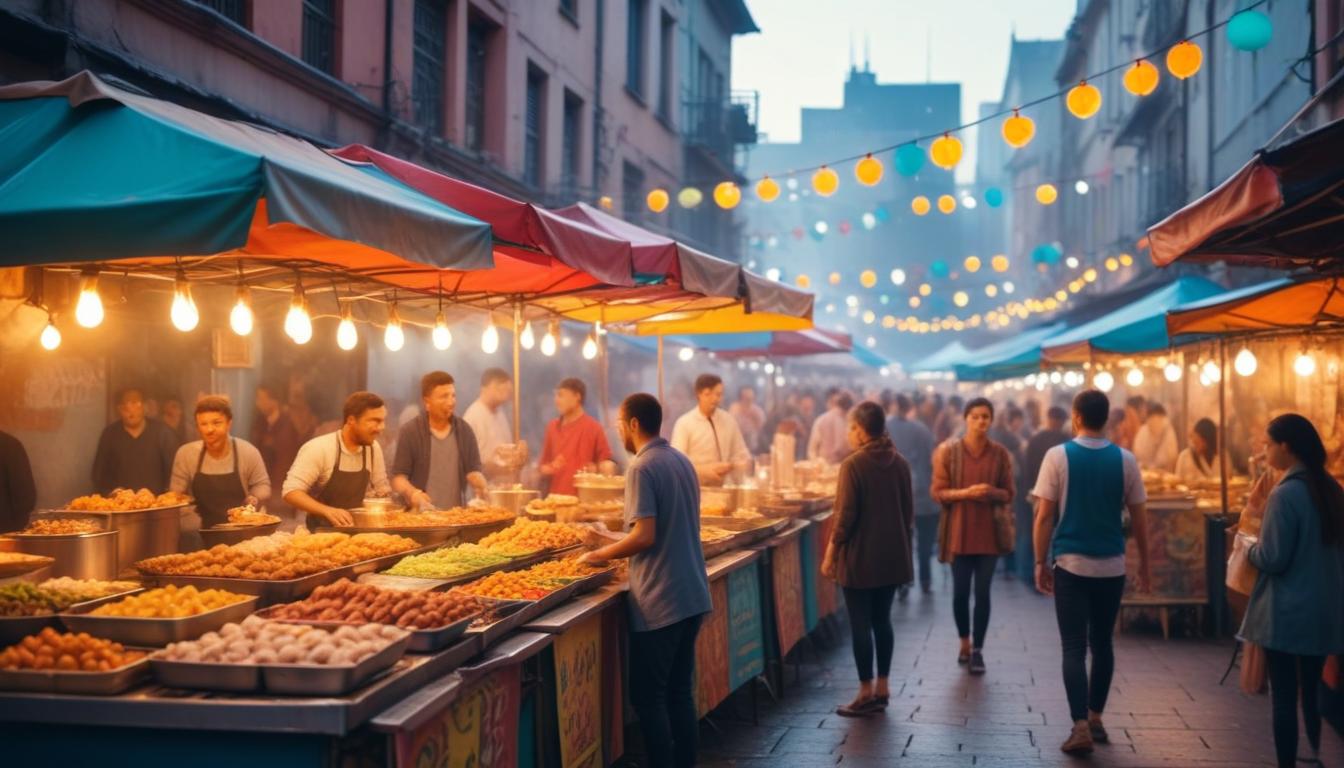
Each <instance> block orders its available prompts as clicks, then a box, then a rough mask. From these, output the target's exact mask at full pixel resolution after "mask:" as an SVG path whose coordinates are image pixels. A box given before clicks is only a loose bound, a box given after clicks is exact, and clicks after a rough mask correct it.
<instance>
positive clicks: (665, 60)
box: [658, 13, 677, 120]
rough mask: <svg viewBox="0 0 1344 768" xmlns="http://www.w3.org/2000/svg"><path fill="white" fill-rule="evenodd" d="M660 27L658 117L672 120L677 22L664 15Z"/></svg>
mask: <svg viewBox="0 0 1344 768" xmlns="http://www.w3.org/2000/svg"><path fill="white" fill-rule="evenodd" d="M660 21H661V23H660V24H659V25H658V116H659V117H661V118H663V119H664V120H671V119H672V105H673V103H674V102H673V101H672V96H673V93H672V52H673V46H674V45H675V42H674V41H675V37H674V33H675V31H676V28H677V27H676V21H674V20H673V19H672V17H671V16H669V15H667V13H663V14H662V18H661V20H660Z"/></svg>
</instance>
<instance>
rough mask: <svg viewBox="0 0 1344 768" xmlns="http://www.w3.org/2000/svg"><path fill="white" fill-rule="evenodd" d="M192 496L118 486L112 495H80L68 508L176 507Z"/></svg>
mask: <svg viewBox="0 0 1344 768" xmlns="http://www.w3.org/2000/svg"><path fill="white" fill-rule="evenodd" d="M190 503H191V497H190V496H188V495H186V494H185V493H177V492H175V491H168V492H167V493H160V494H158V495H157V496H156V495H154V492H153V491H151V490H149V489H148V488H141V489H140V490H138V491H132V490H130V489H129V488H118V489H116V490H114V491H112V494H111V495H110V496H103V495H101V494H97V493H94V494H90V495H88V496H78V497H76V498H75V499H74V500H73V501H71V502H70V503H69V504H67V505H65V508H66V509H73V510H77V511H80V512H131V511H134V510H139V509H150V508H153V507H174V506H177V505H179V504H190Z"/></svg>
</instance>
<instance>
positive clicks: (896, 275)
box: [891, 269, 905, 285]
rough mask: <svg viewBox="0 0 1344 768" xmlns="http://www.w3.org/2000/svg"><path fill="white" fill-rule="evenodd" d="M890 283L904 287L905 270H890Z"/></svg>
mask: <svg viewBox="0 0 1344 768" xmlns="http://www.w3.org/2000/svg"><path fill="white" fill-rule="evenodd" d="M891 283H892V285H905V270H904V269H893V270H891Z"/></svg>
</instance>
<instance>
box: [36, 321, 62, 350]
mask: <svg viewBox="0 0 1344 768" xmlns="http://www.w3.org/2000/svg"><path fill="white" fill-rule="evenodd" d="M38 341H39V342H41V344H42V348H43V349H45V350H47V351H48V352H51V351H52V350H54V349H56V348H57V347H59V346H61V331H60V329H58V328H57V327H56V320H55V319H54V318H53V317H52V316H51V313H50V312H48V313H47V326H46V327H45V328H43V329H42V335H40V336H38Z"/></svg>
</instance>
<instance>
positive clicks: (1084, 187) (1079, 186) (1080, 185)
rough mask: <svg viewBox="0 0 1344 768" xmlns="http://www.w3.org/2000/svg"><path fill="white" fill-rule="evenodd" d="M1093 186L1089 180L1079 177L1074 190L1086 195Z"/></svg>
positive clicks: (1074, 184)
mask: <svg viewBox="0 0 1344 768" xmlns="http://www.w3.org/2000/svg"><path fill="white" fill-rule="evenodd" d="M1091 188H1092V187H1090V186H1088V184H1087V182H1086V181H1084V180H1082V179H1079V180H1077V181H1075V182H1074V183H1073V191H1074V192H1077V193H1078V194H1080V195H1086V194H1087V192H1088V190H1090V189H1091Z"/></svg>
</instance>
